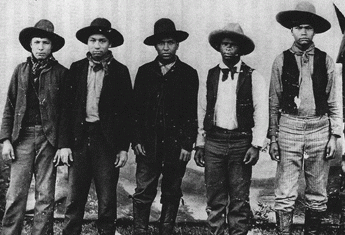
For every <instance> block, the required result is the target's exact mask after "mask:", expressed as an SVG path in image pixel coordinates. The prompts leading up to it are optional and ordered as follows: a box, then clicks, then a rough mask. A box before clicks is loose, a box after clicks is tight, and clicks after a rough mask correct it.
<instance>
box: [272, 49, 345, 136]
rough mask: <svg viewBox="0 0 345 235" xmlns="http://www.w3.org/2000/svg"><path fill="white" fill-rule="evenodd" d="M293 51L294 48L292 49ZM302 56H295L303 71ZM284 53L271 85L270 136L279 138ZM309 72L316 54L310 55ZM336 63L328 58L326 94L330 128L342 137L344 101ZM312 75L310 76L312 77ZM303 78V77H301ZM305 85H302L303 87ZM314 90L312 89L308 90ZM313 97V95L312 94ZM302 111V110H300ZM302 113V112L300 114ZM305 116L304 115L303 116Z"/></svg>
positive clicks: (273, 67)
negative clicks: (335, 68)
mask: <svg viewBox="0 0 345 235" xmlns="http://www.w3.org/2000/svg"><path fill="white" fill-rule="evenodd" d="M291 50H292V51H293V48H291ZM300 57H301V55H297V54H295V58H296V61H297V65H298V69H299V70H300V71H301V58H300ZM283 60H284V55H283V53H282V54H280V55H278V56H277V58H276V59H275V61H274V62H273V66H272V74H271V84H270V99H269V100H270V126H269V132H268V136H269V137H271V136H277V134H278V131H279V120H278V116H279V110H280V102H281V98H282V92H283V87H282V81H281V75H282V72H283V62H284V61H283ZM307 63H308V65H307V67H308V68H309V72H310V73H312V71H313V70H314V66H313V64H314V53H309V61H308V62H307ZM334 67H335V65H334V62H333V60H332V58H331V57H330V56H328V55H327V56H326V68H327V76H328V83H327V87H326V94H327V95H328V99H327V103H328V108H329V118H330V124H331V126H330V128H331V134H334V135H338V136H340V135H341V133H342V113H341V110H342V99H341V97H342V96H341V87H342V85H341V79H340V77H339V76H336V75H335V71H334ZM311 75H312V74H310V77H311ZM300 77H301V75H300ZM302 85H303V84H301V86H302ZM307 89H310V90H312V88H307ZM310 95H311V94H310ZM299 111H300V110H299ZM299 113H300V112H299ZM303 116H304V115H303Z"/></svg>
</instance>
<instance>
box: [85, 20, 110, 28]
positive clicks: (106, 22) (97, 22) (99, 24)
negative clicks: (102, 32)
mask: <svg viewBox="0 0 345 235" xmlns="http://www.w3.org/2000/svg"><path fill="white" fill-rule="evenodd" d="M90 26H94V27H104V28H111V23H110V21H109V20H107V19H105V18H96V19H94V20H93V21H92V22H91V24H90Z"/></svg>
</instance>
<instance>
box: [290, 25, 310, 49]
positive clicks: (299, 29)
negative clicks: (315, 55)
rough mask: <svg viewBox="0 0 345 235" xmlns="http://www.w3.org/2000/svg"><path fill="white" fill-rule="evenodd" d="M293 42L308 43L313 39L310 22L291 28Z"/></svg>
mask: <svg viewBox="0 0 345 235" xmlns="http://www.w3.org/2000/svg"><path fill="white" fill-rule="evenodd" d="M291 33H292V36H293V37H294V39H295V42H296V43H297V44H299V45H301V46H303V45H308V44H310V43H311V42H312V41H313V37H314V35H315V32H314V28H313V27H312V26H311V25H310V24H301V25H298V26H295V27H293V28H292V29H291Z"/></svg>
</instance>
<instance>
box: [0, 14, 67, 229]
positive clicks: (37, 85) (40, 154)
mask: <svg viewBox="0 0 345 235" xmlns="http://www.w3.org/2000/svg"><path fill="white" fill-rule="evenodd" d="M19 40H20V43H21V44H22V46H23V47H24V48H25V49H26V50H27V51H29V52H30V53H31V56H30V57H28V58H27V61H26V62H24V63H21V64H19V65H18V66H17V68H16V69H15V71H14V73H13V76H12V80H11V83H10V86H9V89H8V94H7V100H6V104H5V110H4V115H3V119H2V126H1V133H0V140H1V142H2V143H3V150H2V157H3V159H4V160H5V161H11V177H10V178H11V179H10V187H9V189H8V192H7V197H6V210H5V214H4V217H3V221H2V233H1V234H3V235H11V234H20V233H21V230H22V227H23V220H24V216H25V211H26V202H27V197H28V193H29V188H30V182H31V179H32V175H34V177H35V199H36V203H35V210H34V211H35V214H34V219H33V227H32V234H34V235H38V234H40V235H47V234H48V235H49V234H53V213H54V194H55V179H56V168H54V164H53V160H54V155H55V153H56V151H57V147H58V146H57V145H58V139H57V135H58V131H57V130H58V124H59V119H60V113H61V112H60V110H61V106H62V102H61V99H62V94H61V92H62V89H63V87H64V82H65V77H66V75H67V71H68V70H67V69H66V68H65V67H63V66H62V65H60V64H59V63H58V62H57V61H56V60H55V59H54V57H53V55H52V53H53V52H56V51H58V50H60V49H61V48H62V47H63V46H64V44H65V40H64V39H63V38H62V37H60V36H59V35H57V34H55V33H54V26H53V24H52V23H51V22H50V21H48V20H40V21H39V22H37V24H36V25H35V26H34V27H28V28H25V29H23V30H22V31H21V32H20V34H19Z"/></svg>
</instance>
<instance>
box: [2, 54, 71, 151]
mask: <svg viewBox="0 0 345 235" xmlns="http://www.w3.org/2000/svg"><path fill="white" fill-rule="evenodd" d="M29 60H30V58H28V60H27V61H26V62H24V63H21V64H19V65H18V66H17V67H16V69H15V71H14V73H13V76H12V79H11V83H10V86H9V88H8V93H7V99H6V103H5V109H4V115H3V118H2V126H1V133H0V141H1V142H2V141H4V140H6V139H9V140H10V141H11V142H12V143H15V142H16V141H18V139H20V132H21V129H22V128H23V126H22V122H23V118H24V115H25V111H26V107H27V98H26V94H27V90H28V84H29V74H30V69H31V68H30V62H29ZM67 73H68V70H67V69H66V68H65V67H64V66H62V65H61V64H59V63H57V62H56V63H54V64H53V65H52V66H49V67H47V68H45V69H43V71H42V72H41V75H40V77H39V81H40V86H39V97H38V99H39V102H40V105H39V109H40V113H41V121H42V127H43V131H44V134H45V135H46V137H47V139H48V140H49V142H50V143H51V144H52V145H53V146H54V147H57V142H58V137H57V135H58V128H59V115H60V113H61V106H62V105H63V103H62V97H63V96H62V90H63V87H64V82H65V78H66V75H67Z"/></svg>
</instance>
